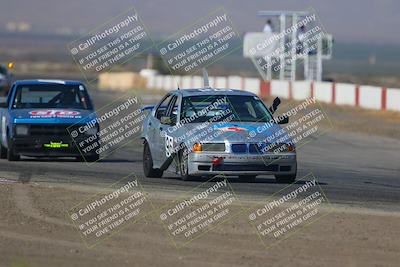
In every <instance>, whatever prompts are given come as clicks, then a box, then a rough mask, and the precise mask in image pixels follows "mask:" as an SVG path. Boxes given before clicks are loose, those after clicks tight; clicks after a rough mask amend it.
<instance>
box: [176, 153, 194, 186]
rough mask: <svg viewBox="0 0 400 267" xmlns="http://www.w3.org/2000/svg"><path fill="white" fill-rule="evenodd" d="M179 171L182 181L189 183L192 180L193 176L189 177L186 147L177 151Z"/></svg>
mask: <svg viewBox="0 0 400 267" xmlns="http://www.w3.org/2000/svg"><path fill="white" fill-rule="evenodd" d="M179 171H180V173H181V179H182V180H183V181H190V180H193V179H194V176H191V175H189V157H188V152H187V148H186V147H185V148H184V149H182V150H181V151H179Z"/></svg>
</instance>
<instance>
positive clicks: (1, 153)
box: [0, 144, 7, 159]
mask: <svg viewBox="0 0 400 267" xmlns="http://www.w3.org/2000/svg"><path fill="white" fill-rule="evenodd" d="M5 158H7V148H5V147H4V146H3V145H2V144H0V159H5Z"/></svg>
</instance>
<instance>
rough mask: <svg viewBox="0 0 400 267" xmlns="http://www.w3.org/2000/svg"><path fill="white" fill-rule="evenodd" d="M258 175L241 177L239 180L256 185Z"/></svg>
mask: <svg viewBox="0 0 400 267" xmlns="http://www.w3.org/2000/svg"><path fill="white" fill-rule="evenodd" d="M256 177H257V175H239V180H240V181H241V182H245V183H254V182H255V181H256Z"/></svg>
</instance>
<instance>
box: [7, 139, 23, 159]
mask: <svg viewBox="0 0 400 267" xmlns="http://www.w3.org/2000/svg"><path fill="white" fill-rule="evenodd" d="M7 159H8V161H17V160H19V159H20V156H19V155H17V154H15V153H14V145H13V144H12V143H11V141H10V140H8V149H7Z"/></svg>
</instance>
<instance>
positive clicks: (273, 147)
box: [231, 143, 286, 154]
mask: <svg viewBox="0 0 400 267" xmlns="http://www.w3.org/2000/svg"><path fill="white" fill-rule="evenodd" d="M231 151H232V153H242V154H243V153H249V154H265V153H274V151H276V152H277V153H280V152H285V151H286V144H284V143H262V144H259V143H251V144H231Z"/></svg>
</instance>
